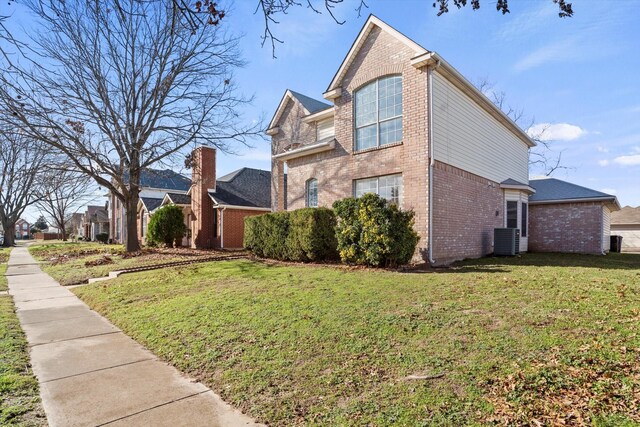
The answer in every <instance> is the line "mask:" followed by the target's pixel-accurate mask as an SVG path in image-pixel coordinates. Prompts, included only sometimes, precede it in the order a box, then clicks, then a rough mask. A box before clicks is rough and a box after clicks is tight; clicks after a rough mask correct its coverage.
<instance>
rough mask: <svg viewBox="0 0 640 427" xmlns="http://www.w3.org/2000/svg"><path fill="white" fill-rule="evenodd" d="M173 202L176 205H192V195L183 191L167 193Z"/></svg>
mask: <svg viewBox="0 0 640 427" xmlns="http://www.w3.org/2000/svg"><path fill="white" fill-rule="evenodd" d="M167 196H169V199H170V200H171V202H173V203H175V204H176V205H190V204H191V196H189V195H187V194H181V193H167Z"/></svg>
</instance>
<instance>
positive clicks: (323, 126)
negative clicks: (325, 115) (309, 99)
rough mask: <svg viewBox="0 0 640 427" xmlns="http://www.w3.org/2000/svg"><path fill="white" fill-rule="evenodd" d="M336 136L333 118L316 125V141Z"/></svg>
mask: <svg viewBox="0 0 640 427" xmlns="http://www.w3.org/2000/svg"><path fill="white" fill-rule="evenodd" d="M335 134H336V132H335V129H334V127H333V117H332V118H330V119H324V120H321V121H319V122H318V124H317V138H316V139H317V140H318V141H322V140H324V139H328V138H332V137H333V136H334V135H335Z"/></svg>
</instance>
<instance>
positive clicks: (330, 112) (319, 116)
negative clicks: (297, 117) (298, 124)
mask: <svg viewBox="0 0 640 427" xmlns="http://www.w3.org/2000/svg"><path fill="white" fill-rule="evenodd" d="M334 114H335V107H329V108H326V109H324V110H320V111H318V112H316V113H313V114H309V115H308V116H305V117H303V118H302V122H303V123H312V122H317V121H319V120H323V119H328V118H330V117H333V116H334Z"/></svg>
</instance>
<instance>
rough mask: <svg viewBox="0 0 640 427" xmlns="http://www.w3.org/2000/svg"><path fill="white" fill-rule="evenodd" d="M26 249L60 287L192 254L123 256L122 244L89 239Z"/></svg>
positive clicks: (170, 252)
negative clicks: (95, 241) (105, 243)
mask: <svg viewBox="0 0 640 427" xmlns="http://www.w3.org/2000/svg"><path fill="white" fill-rule="evenodd" d="M29 251H30V253H31V255H33V257H34V258H36V259H37V260H39V261H45V262H46V263H44V264H42V265H41V268H42V270H43V271H45V272H46V273H48V274H49V275H50V276H52V277H53V278H54V279H55V280H57V281H58V282H59V283H60V284H61V285H63V286H67V285H76V284H80V283H86V281H87V280H88V279H90V278H93V277H102V276H107V275H108V274H109V272H110V271H114V270H123V269H127V268H134V267H140V266H146V265H155V264H164V263H167V262H173V261H183V260H185V259H189V258H190V257H191V256H192V255H191V254H190V253H187V252H185V253H181V252H180V250H172V251H162V250H146V251H144V252H141V253H139V254H136V255H135V256H127V255H126V254H125V250H124V247H123V246H122V245H103V244H99V243H91V242H83V243H44V244H39V245H33V246H30V247H29ZM185 251H187V250H186V249H185ZM211 255H214V254H211Z"/></svg>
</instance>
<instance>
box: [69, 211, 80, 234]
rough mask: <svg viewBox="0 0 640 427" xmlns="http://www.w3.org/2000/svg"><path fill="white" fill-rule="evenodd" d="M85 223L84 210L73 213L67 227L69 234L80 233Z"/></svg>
mask: <svg viewBox="0 0 640 427" xmlns="http://www.w3.org/2000/svg"><path fill="white" fill-rule="evenodd" d="M83 223H84V214H83V213H82V212H76V213H73V214H72V215H71V217H70V218H69V220H68V221H67V223H66V225H65V228H66V229H67V232H68V233H69V234H74V235H78V232H79V231H80V229H81V228H82V224H83Z"/></svg>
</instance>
